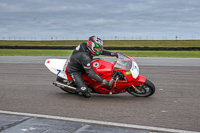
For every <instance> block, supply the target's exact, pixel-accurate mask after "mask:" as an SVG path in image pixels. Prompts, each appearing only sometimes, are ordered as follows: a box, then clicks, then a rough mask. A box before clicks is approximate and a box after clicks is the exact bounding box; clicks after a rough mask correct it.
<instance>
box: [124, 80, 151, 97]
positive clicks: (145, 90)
mask: <svg viewBox="0 0 200 133" xmlns="http://www.w3.org/2000/svg"><path fill="white" fill-rule="evenodd" d="M126 90H127V92H128V93H130V94H131V95H134V96H136V97H149V96H151V95H153V94H154V92H155V86H154V84H153V83H152V82H151V81H150V80H148V79H146V81H145V83H144V84H142V85H138V86H136V88H135V89H134V88H132V87H129V88H127V89H126Z"/></svg>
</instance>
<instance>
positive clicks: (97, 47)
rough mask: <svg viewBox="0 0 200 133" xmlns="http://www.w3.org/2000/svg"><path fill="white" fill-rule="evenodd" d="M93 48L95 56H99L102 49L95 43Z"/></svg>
mask: <svg viewBox="0 0 200 133" xmlns="http://www.w3.org/2000/svg"><path fill="white" fill-rule="evenodd" d="M94 44H95V46H94V52H95V53H96V55H100V54H101V53H102V49H103V47H102V46H101V45H99V44H97V43H96V42H94Z"/></svg>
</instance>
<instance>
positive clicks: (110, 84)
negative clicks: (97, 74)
mask: <svg viewBox="0 0 200 133" xmlns="http://www.w3.org/2000/svg"><path fill="white" fill-rule="evenodd" d="M113 83H114V79H111V80H109V81H107V80H105V79H104V80H103V82H102V83H101V85H105V86H108V87H112V85H113Z"/></svg>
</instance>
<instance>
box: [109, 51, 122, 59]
mask: <svg viewBox="0 0 200 133" xmlns="http://www.w3.org/2000/svg"><path fill="white" fill-rule="evenodd" d="M118 53H121V52H111V56H115V57H117V58H118Z"/></svg>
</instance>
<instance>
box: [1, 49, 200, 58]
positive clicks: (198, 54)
mask: <svg viewBox="0 0 200 133" xmlns="http://www.w3.org/2000/svg"><path fill="white" fill-rule="evenodd" d="M121 52H122V53H123V54H126V55H128V56H131V57H192V58H200V51H134V50H130V51H124V50H121ZM71 53H72V50H38V49H26V50H23V49H0V56H70V55H71Z"/></svg>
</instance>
